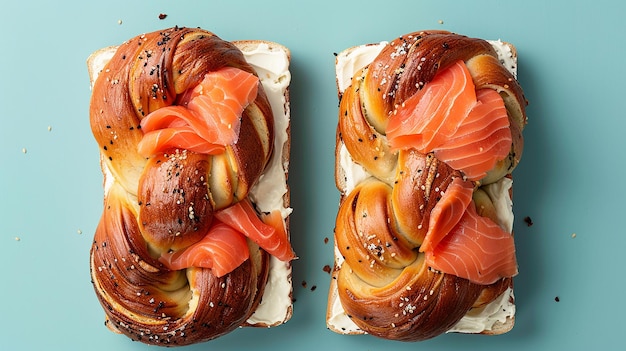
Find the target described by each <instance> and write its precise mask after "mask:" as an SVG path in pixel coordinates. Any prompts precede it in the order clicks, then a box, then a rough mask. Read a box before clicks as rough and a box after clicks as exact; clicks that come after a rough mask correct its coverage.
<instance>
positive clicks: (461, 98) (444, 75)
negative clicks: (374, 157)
mask: <svg viewBox="0 0 626 351" xmlns="http://www.w3.org/2000/svg"><path fill="white" fill-rule="evenodd" d="M475 104H476V93H475V88H474V83H473V81H472V76H471V75H470V72H469V70H468V69H467V67H466V66H465V63H463V61H458V62H456V63H455V64H453V65H452V66H451V67H449V68H447V69H445V70H443V71H442V72H441V73H439V74H437V75H436V76H435V77H434V78H433V80H432V81H431V82H429V83H428V84H427V85H426V86H425V87H424V88H423V89H422V90H420V91H418V92H417V93H416V94H414V95H413V96H411V97H410V98H408V99H407V100H406V101H404V102H403V103H402V106H401V107H400V108H398V109H397V110H396V111H395V112H394V114H392V115H391V117H390V118H389V124H388V125H387V131H386V133H387V139H388V141H389V144H390V145H391V147H392V148H393V149H401V148H405V147H407V146H410V147H413V148H415V149H416V150H417V151H419V152H421V153H424V154H425V153H428V152H430V151H432V150H433V149H434V148H436V147H438V146H440V145H442V144H444V143H445V141H446V140H447V139H448V138H450V137H451V136H452V135H453V134H454V133H455V132H456V130H457V128H458V127H459V126H460V125H461V123H462V122H463V120H464V119H465V116H467V114H468V113H469V111H470V110H471V109H472V107H474V105H475Z"/></svg>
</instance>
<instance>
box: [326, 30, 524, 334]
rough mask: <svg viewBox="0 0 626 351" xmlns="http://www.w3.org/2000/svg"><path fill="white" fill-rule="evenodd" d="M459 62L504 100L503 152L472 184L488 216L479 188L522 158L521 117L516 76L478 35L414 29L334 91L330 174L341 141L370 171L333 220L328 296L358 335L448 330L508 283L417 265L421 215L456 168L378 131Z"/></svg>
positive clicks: (339, 176)
mask: <svg viewBox="0 0 626 351" xmlns="http://www.w3.org/2000/svg"><path fill="white" fill-rule="evenodd" d="M459 60H462V61H464V62H465V64H466V66H467V67H468V69H469V71H470V74H471V76H472V78H473V80H474V84H475V85H476V89H480V88H490V89H494V90H496V91H497V92H498V93H500V95H501V96H502V97H503V100H504V102H505V106H506V109H507V112H508V115H509V119H510V126H511V127H510V128H511V134H512V139H513V142H512V146H511V152H510V154H509V157H507V158H505V159H504V160H502V161H499V162H498V163H497V164H496V166H495V167H494V169H492V170H491V171H490V172H489V173H488V175H487V176H486V177H485V178H483V179H481V180H480V181H478V182H475V186H476V190H475V193H474V201H475V202H476V207H477V208H478V209H479V213H480V214H481V215H483V216H487V217H491V219H493V220H494V221H496V220H497V219H496V213H495V212H496V211H495V209H494V208H493V207H494V206H493V204H492V202H491V199H489V197H488V196H482V194H483V192H482V190H481V188H480V185H483V184H487V183H492V182H495V181H497V180H499V179H501V178H502V177H505V176H509V175H510V173H511V171H512V170H513V168H514V167H515V166H516V164H517V162H518V160H519V157H520V156H521V152H522V147H523V139H522V135H521V131H522V129H523V127H524V125H525V123H526V117H525V105H526V101H525V99H524V96H523V92H522V89H521V88H520V86H519V84H518V82H517V80H516V79H515V77H514V76H513V75H512V74H511V73H510V72H509V71H508V70H507V69H506V68H505V67H504V66H503V65H502V64H501V62H500V61H499V60H498V57H497V53H496V52H495V51H494V49H493V47H492V46H491V45H490V44H489V43H488V42H487V41H484V40H481V39H474V38H468V37H465V36H461V35H456V34H452V33H449V32H444V31H428V32H415V33H410V34H407V35H404V36H402V37H400V38H397V39H395V40H393V41H391V42H390V43H389V44H388V45H385V47H384V48H383V49H382V51H381V52H380V54H379V55H378V56H377V57H376V58H375V59H374V61H373V62H371V63H370V64H369V65H367V66H365V67H364V68H363V69H362V70H360V71H359V72H357V74H355V75H354V76H353V78H352V81H351V85H350V86H349V87H347V88H346V90H345V91H344V92H343V93H342V92H340V100H341V101H340V108H339V123H338V129H337V148H336V149H337V155H336V158H337V166H336V181H337V187H338V189H339V190H340V191H343V190H344V189H346V184H345V177H344V174H343V172H344V169H343V168H342V167H341V165H340V161H339V159H340V154H339V150H340V148H341V146H342V145H345V148H346V149H347V151H348V152H349V154H350V156H351V158H352V160H353V161H354V162H355V163H357V164H359V165H361V166H362V167H363V168H364V169H365V170H366V171H367V172H368V174H369V175H371V176H370V177H367V178H366V179H365V180H363V181H361V182H360V183H358V184H356V185H355V187H354V189H353V190H351V191H350V192H348V193H342V196H341V204H340V208H339V212H338V215H337V220H336V227H335V244H336V247H337V249H338V250H339V253H340V255H341V260H342V261H343V262H342V263H341V264H338V265H336V268H335V273H334V276H335V278H336V280H337V282H336V284H337V294H338V297H339V299H340V301H341V304H342V306H343V309H344V310H345V313H346V314H347V315H348V316H349V317H350V318H351V320H352V321H353V322H354V323H355V324H356V325H357V326H358V327H359V328H360V329H361V330H362V331H364V332H366V333H368V334H372V335H375V336H378V337H383V338H387V339H396V340H404V341H416V340H423V339H428V338H431V337H434V336H436V335H439V334H441V333H444V332H446V331H448V330H450V328H452V327H453V326H454V325H455V324H456V323H457V322H458V321H459V320H460V319H461V318H462V317H463V316H464V315H465V314H466V313H467V312H468V310H470V309H471V308H473V307H478V306H482V305H484V304H487V303H489V302H491V301H492V300H494V299H495V298H496V297H498V296H499V295H500V294H501V293H502V292H504V291H505V290H506V289H507V288H508V287H510V286H511V284H512V279H511V278H503V279H500V280H499V281H497V282H496V283H494V284H492V285H488V286H484V285H479V284H475V283H472V282H470V281H469V280H466V279H462V278H459V277H457V276H455V275H452V274H444V273H442V272H439V271H436V270H434V269H432V268H430V267H429V266H428V265H427V264H426V263H425V257H424V254H423V253H421V252H419V251H418V249H419V246H420V244H421V243H422V241H423V240H424V236H425V235H426V232H427V231H428V225H429V218H430V213H431V211H432V209H433V207H434V206H435V204H436V203H437V201H438V200H439V197H440V193H442V192H444V191H445V190H446V189H447V188H448V185H450V183H451V182H452V180H453V179H454V178H457V177H461V178H462V177H463V174H462V173H461V172H460V171H458V170H454V169H452V168H451V167H449V166H448V165H446V164H445V163H444V162H441V161H440V160H438V159H437V158H435V157H434V155H433V154H432V153H429V154H422V153H419V152H417V151H416V150H415V149H403V150H399V151H397V152H395V151H392V150H391V149H390V146H389V144H388V142H387V139H386V136H385V129H386V126H387V123H388V119H389V116H390V115H391V114H392V113H393V111H394V110H395V109H396V108H397V106H401V105H402V103H403V102H404V101H406V100H407V99H408V98H409V97H411V96H412V95H414V94H415V93H416V92H417V91H418V90H420V89H421V88H423V87H424V86H425V85H427V84H428V83H429V82H430V81H431V80H432V79H433V77H435V75H436V74H437V72H440V71H441V70H443V69H445V68H447V67H449V66H450V65H451V64H453V63H454V62H457V61H459Z"/></svg>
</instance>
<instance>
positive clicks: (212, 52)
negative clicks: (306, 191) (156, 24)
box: [88, 27, 293, 345]
mask: <svg viewBox="0 0 626 351" xmlns="http://www.w3.org/2000/svg"><path fill="white" fill-rule="evenodd" d="M255 53H256V56H262V57H263V59H260V60H259V59H256V58H255ZM289 55H290V54H289V51H288V50H287V49H286V48H284V47H282V46H280V45H278V44H276V43H269V42H262V41H242V42H235V43H231V42H227V41H224V40H222V39H220V38H219V37H217V36H216V35H215V34H213V33H211V32H208V31H206V30H202V29H191V28H179V27H175V28H169V29H165V30H162V31H157V32H153V33H147V34H144V35H140V36H137V37H134V38H132V39H130V40H128V41H127V42H125V43H123V44H122V45H120V46H119V47H110V48H106V49H103V50H99V51H98V52H96V53H94V54H92V56H90V58H89V59H88V66H89V69H90V76H91V78H92V99H91V104H90V121H91V128H92V132H93V134H94V137H95V139H96V141H97V143H98V145H99V147H100V154H101V166H102V169H103V173H104V176H105V184H104V187H105V199H104V211H103V214H102V217H101V219H100V222H99V224H98V226H97V229H96V232H95V236H94V241H93V245H92V249H91V276H92V281H93V285H94V289H95V292H96V295H97V297H98V299H99V300H100V303H101V304H102V306H103V308H104V310H105V313H106V320H107V321H106V324H107V326H108V327H109V328H110V329H111V330H113V331H115V332H119V333H123V334H126V335H127V336H129V337H130V338H132V339H134V340H139V341H142V342H144V343H149V344H161V345H187V344H192V343H197V342H203V341H207V340H211V339H214V338H216V337H219V336H221V335H223V334H226V333H228V332H230V331H232V330H234V329H235V328H238V327H240V326H246V325H252V326H264V327H267V326H273V325H277V324H280V323H283V322H285V321H287V320H288V319H289V318H290V317H291V264H290V259H291V258H293V252H292V251H291V247H290V246H289V244H288V242H286V241H285V239H286V240H288V215H289V213H290V208H289V191H288V189H287V187H286V175H287V170H286V164H287V160H288V154H289V108H288V104H289V101H288V93H287V86H288V84H289V78H290V77H289V72H288V70H287V67H288V62H289ZM255 60H256V61H255ZM263 60H269V61H272V60H274V61H273V62H263ZM248 61H253V62H252V63H250V62H248ZM272 63H273V65H272ZM228 68H235V69H236V70H235V71H234V72H243V73H244V75H246V77H251V79H253V81H258V82H259V83H251V84H252V85H251V88H250V89H251V91H252V92H251V93H250V94H251V95H250V96H251V97H252V99H251V101H249V103H247V104H242V111H241V113H240V116H235V119H234V121H233V123H235V124H236V127H232V126H231V124H229V125H228V128H229V129H230V128H231V127H232V129H233V130H234V131H235V132H234V140H232V141H231V142H229V143H225V145H217V146H216V149H217V151H211V152H208V153H205V152H200V151H197V150H196V149H194V148H193V147H192V146H193V145H192V146H190V147H189V148H185V147H184V146H180V147H178V146H177V145H178V144H175V143H174V144H166V146H165V147H162V148H161V149H158V148H157V149H153V150H152V151H151V152H150V153H149V154H146V153H145V152H141V150H140V147H141V143H145V140H144V137H145V136H147V135H148V133H147V132H146V131H145V130H142V126H143V127H144V128H143V129H146V128H145V126H146V124H145V122H146V120H147V119H148V117H149V116H154V114H153V113H154V112H155V111H164V110H163V109H166V108H169V107H170V106H177V105H179V104H180V105H181V106H187V104H189V109H191V104H192V100H186V101H187V102H185V103H183V101H185V99H186V97H187V96H188V94H190V92H192V91H197V90H194V89H198V88H197V87H199V86H200V85H201V84H203V82H204V79H207V78H206V77H208V76H209V75H210V74H212V73H213V72H224V70H226V69H228ZM261 71H262V72H263V73H264V75H263V76H262V77H261V75H260V73H259V72H261ZM267 88H269V89H270V90H271V91H270V92H269V93H266V91H265V89H267ZM203 89H205V91H207V90H208V87H207V86H203ZM255 92H256V93H255ZM200 94H202V92H201V93H200ZM206 94H208V93H206ZM224 101H226V100H224ZM169 111H170V110H168V113H169ZM171 111H176V110H171ZM167 118H170V120H167V119H166V122H159V123H161V124H162V123H169V124H168V125H167V126H166V127H169V126H171V127H172V128H174V127H180V126H181V122H180V121H181V120H183V119H184V118H181V119H179V120H175V121H174V122H172V121H171V119H172V118H173V117H171V116H168V117H167ZM185 118H186V117H185ZM220 118H221V115H220ZM184 120H185V121H188V120H189V119H184ZM189 123H191V122H189ZM229 123H230V122H229ZM161 127H163V126H162V125H161ZM186 127H188V126H187V125H185V126H183V127H181V128H180V130H183V131H186V130H187V129H184V128H186ZM206 131H208V132H209V133H206ZM208 134H210V129H205V130H200V131H199V132H198V135H201V136H204V135H208ZM216 134H219V135H218V136H219V137H221V136H222V135H223V134H224V133H223V132H215V133H214V135H216ZM209 136H210V135H209ZM194 137H195V136H194ZM159 138H161V139H163V138H165V137H163V136H162V135H161V134H159V135H157V138H156V139H159ZM206 140H208V139H206V138H205V139H203V140H202V143H200V144H202V145H205V144H207V143H206V142H205V141H206ZM211 145H212V144H211ZM270 173H271V175H268V174H270ZM264 175H267V176H266V177H264V179H261V178H263V176H264ZM270 187H271V188H275V189H274V190H275V191H273V194H270V195H267V197H271V198H269V199H265V198H264V196H266V193H267V188H270ZM238 204H244V205H246V204H252V205H254V207H252V206H247V205H246V206H244V205H241V206H240V207H241V208H251V209H252V211H253V212H255V213H254V214H252V216H253V217H254V218H253V219H252V222H254V223H260V224H259V225H265V223H264V221H265V220H264V218H265V217H264V216H262V215H261V213H260V212H257V211H261V212H263V213H269V212H272V211H274V210H277V212H278V213H279V214H280V216H279V219H278V221H279V222H281V224H279V225H280V226H281V227H282V229H284V231H285V232H284V233H283V235H287V238H281V240H282V241H281V240H279V242H281V243H282V244H283V246H284V244H285V243H286V245H287V247H286V249H285V250H286V254H285V255H284V256H281V257H280V259H277V258H276V257H274V256H273V255H271V254H270V253H269V252H268V249H267V248H266V247H264V245H263V243H260V242H258V241H257V240H255V238H253V237H251V236H250V235H248V234H249V233H245V232H244V231H241V234H237V237H241V238H243V239H240V240H239V241H233V243H239V244H238V245H239V246H232V247H234V248H235V250H236V252H230V253H227V254H224V253H220V252H212V253H213V254H214V255H218V256H219V255H224V256H226V257H227V258H228V259H230V257H231V256H238V257H240V260H241V261H242V262H237V263H235V264H234V265H233V266H232V267H230V268H226V270H225V271H224V270H223V269H222V265H218V257H217V256H210V257H209V259H208V261H206V260H205V261H204V262H200V263H198V262H197V261H194V262H193V263H192V264H191V265H189V264H188V265H187V266H185V267H184V268H180V269H176V268H173V267H174V265H172V264H171V262H170V261H168V260H167V259H165V258H167V257H170V258H171V257H176V255H177V254H178V253H180V252H184V251H185V250H187V249H189V248H191V247H192V246H194V244H196V243H199V242H201V241H202V240H203V238H206V237H208V236H209V235H211V233H212V230H213V229H214V228H215V227H214V225H215V226H216V225H219V224H222V223H226V221H227V219H224V218H228V215H230V212H228V211H229V210H231V209H232V208H234V206H239V205H238ZM254 208H256V210H257V211H255V210H254ZM223 213H226V215H224V214H223ZM248 213H250V212H248ZM218 218H219V220H218ZM227 224H228V223H227ZM235 227H236V226H235ZM266 227H267V226H266ZM263 228H265V227H263ZM267 228H270V227H267ZM234 231H236V230H234V229H228V233H231V232H234ZM276 232H278V231H276ZM272 233H274V232H273V231H272ZM228 235H231V236H232V235H233V234H228ZM241 235H244V236H241ZM272 235H276V234H272ZM231 236H227V238H230V237H231ZM215 240H218V239H215ZM215 240H214V241H215ZM229 244H230V242H229ZM216 245H221V244H219V243H218V244H216ZM241 245H243V246H241ZM205 250H208V251H210V246H209V249H206V248H205ZM269 250H270V251H271V248H270V249H269ZM218 251H219V250H218ZM231 251H232V249H231ZM195 252H197V251H194V254H195ZM191 256H193V255H191ZM219 262H222V261H219ZM239 263H240V264H239ZM220 264H221V263H220ZM270 276H272V277H273V278H270ZM271 281H272V282H271ZM264 293H266V294H267V295H264ZM270 295H271V296H270ZM264 296H265V298H264V299H263V301H261V300H262V298H263V297H264ZM273 303H278V304H281V305H276V306H272V304H273ZM260 310H263V311H264V312H259V311H260ZM256 312H259V313H256ZM261 314H264V315H268V316H270V317H269V319H268V318H265V317H264V316H263V315H261Z"/></svg>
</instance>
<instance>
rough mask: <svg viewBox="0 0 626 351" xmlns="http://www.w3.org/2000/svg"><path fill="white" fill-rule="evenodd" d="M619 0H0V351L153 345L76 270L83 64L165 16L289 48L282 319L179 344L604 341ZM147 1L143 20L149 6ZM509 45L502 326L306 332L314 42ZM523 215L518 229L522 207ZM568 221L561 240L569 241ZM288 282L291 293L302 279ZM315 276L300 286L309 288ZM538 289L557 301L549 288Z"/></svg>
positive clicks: (85, 189)
mask: <svg viewBox="0 0 626 351" xmlns="http://www.w3.org/2000/svg"><path fill="white" fill-rule="evenodd" d="M625 11H626V6H624V5H623V4H622V3H621V2H617V1H584V2H583V1H551V2H547V1H500V0H494V1H473V2H468V1H443V0H436V1H435V0H433V1H414V0H411V1H409V0H407V1H372V2H368V1H328V2H324V1H316V2H306V3H299V2H296V1H217V0H213V1H141V2H140V1H128V0H125V1H118V0H107V1H84V2H69V4H68V5H65V4H63V3H60V2H53V1H34V0H22V1H10V2H5V3H4V5H3V6H2V10H1V17H2V19H1V22H2V25H3V39H2V41H3V43H4V44H3V45H2V52H1V53H0V87H1V90H0V118H1V120H2V127H0V198H1V199H2V201H1V204H2V205H1V206H2V211H0V219H1V220H0V249H1V250H2V254H0V267H1V269H2V270H3V278H2V285H1V286H0V349H1V350H42V351H46V350H93V351H98V350H118V351H121V350H148V349H156V348H155V347H149V346H146V345H143V344H140V343H136V342H132V341H130V340H129V339H127V338H125V337H123V336H120V335H116V334H113V333H110V332H109V331H108V330H107V329H106V328H105V327H104V325H103V312H102V310H101V308H100V305H99V304H98V302H97V300H96V297H95V295H94V293H93V289H92V286H91V283H90V277H89V264H88V263H89V261H88V257H89V248H90V245H91V240H92V236H93V232H94V230H95V227H96V224H97V222H98V220H99V217H100V213H101V209H102V189H101V181H102V176H101V173H100V169H99V164H98V147H97V145H96V143H95V141H94V140H93V138H92V135H91V132H90V129H89V122H88V106H89V96H90V90H89V81H88V75H87V69H86V65H85V60H86V58H87V56H88V55H89V54H90V53H91V52H92V51H94V50H96V49H98V48H101V47H104V46H108V45H115V44H119V43H121V42H122V41H124V40H126V39H128V38H130V37H132V36H135V35H137V34H140V33H143V32H149V31H153V30H157V29H161V28H165V27H169V26H174V25H179V26H193V27H196V26H199V27H202V28H205V29H209V30H212V31H214V32H216V33H217V34H218V35H220V36H221V37H223V38H224V39H228V40H237V39H265V40H271V41H275V42H279V43H281V44H283V45H285V46H287V47H289V48H290V49H291V51H292V65H291V70H292V85H291V93H292V96H291V99H292V104H291V107H292V132H293V144H292V154H291V171H290V185H291V189H292V206H293V208H294V212H293V215H292V219H291V226H292V227H291V229H292V237H293V245H294V247H295V250H296V251H297V253H298V255H299V257H300V259H299V260H298V261H297V262H295V263H294V297H295V299H296V302H295V305H294V316H293V318H292V319H291V321H289V322H288V323H287V324H285V325H283V326H280V327H278V328H273V329H270V330H267V329H251V328H246V329H239V330H236V331H234V332H233V333H231V334H229V335H226V336H224V337H222V338H220V339H217V340H215V341H212V342H210V343H207V344H201V345H195V346H190V347H185V348H183V349H184V350H207V349H214V350H226V349H228V350H244V349H257V350H276V351H282V350H328V351H330V350H371V351H375V350H416V349H420V350H455V349H464V350H474V349H476V350H478V349H480V350H498V351H502V350H506V351H514V350H566V349H567V350H588V349H598V350H600V349H601V350H604V349H620V348H621V347H619V346H618V345H621V344H622V341H623V339H622V337H623V315H624V314H625V313H626V299H624V298H623V296H622V295H623V292H624V291H625V290H626V279H624V278H625V267H626V255H624V248H625V247H626V229H625V227H624V224H623V223H624V218H625V217H626V205H625V204H624V199H625V198H626V182H625V181H624V174H625V173H626V156H625V155H626V141H625V140H626V139H625V137H624V134H626V118H625V117H626V116H625V112H624V99H625V98H624V96H625V93H626V88H625V87H624V84H623V82H624V80H625V79H626V65H625V64H624V57H626V45H623V44H624V36H623V35H624V34H626V21H625V20H624V18H623V14H624V13H625ZM161 13H163V14H167V17H166V18H165V19H159V14H161ZM433 28H434V29H446V30H451V31H455V32H458V33H462V34H466V35H469V36H475V37H482V38H486V39H502V40H505V41H509V42H512V43H514V44H515V45H516V46H517V48H518V52H519V80H520V82H521V84H522V86H523V87H524V89H525V93H526V97H527V98H528V100H529V102H530V104H529V106H528V115H529V124H528V127H527V129H526V130H525V138H526V139H525V140H526V145H525V146H526V147H525V151H524V155H523V158H522V162H521V164H520V166H519V167H518V169H517V170H516V171H515V174H514V175H515V196H514V200H515V201H514V209H515V214H516V219H515V233H516V242H517V252H518V260H519V265H520V274H519V275H518V277H517V278H516V280H515V291H516V299H517V320H516V325H515V328H514V329H513V330H512V331H511V332H510V333H508V334H506V335H503V336H497V337H485V336H475V335H459V334H449V335H443V336H441V337H438V338H435V339H432V340H429V341H425V342H421V343H418V344H412V343H399V342H390V341H384V340H379V339H375V338H373V337H370V336H356V337H348V336H340V335H336V334H334V333H332V332H330V331H328V330H327V329H326V327H325V306H326V297H327V289H328V286H329V279H330V277H329V275H328V274H327V273H325V272H324V271H323V267H324V266H325V265H329V264H332V254H333V252H332V241H331V242H328V243H326V242H325V239H326V238H330V239H332V232H333V226H334V218H335V211H336V209H337V201H338V197H339V196H338V193H337V191H336V189H335V187H334V179H333V152H334V137H335V125H336V119H337V117H336V114H337V94H336V91H335V80H334V59H335V57H334V55H333V53H336V52H339V51H341V50H343V49H344V48H347V47H350V46H354V45H358V44H362V43H369V42H378V41H382V40H391V39H393V38H395V37H397V36H399V35H402V34H405V33H408V32H411V31H415V30H419V29H433ZM527 216H528V217H530V218H531V219H532V221H533V222H534V224H533V225H532V226H528V225H527V224H526V223H525V222H524V218H525V217H527ZM574 234H575V235H574ZM303 282H306V287H305V286H303V285H304V284H302V283H303ZM314 287H316V288H314ZM557 300H558V301H557Z"/></svg>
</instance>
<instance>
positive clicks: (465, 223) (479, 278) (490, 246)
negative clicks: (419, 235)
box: [425, 202, 518, 285]
mask: <svg viewBox="0 0 626 351" xmlns="http://www.w3.org/2000/svg"><path fill="white" fill-rule="evenodd" d="M425 253H426V264H428V265H429V266H430V267H432V268H434V269H436V270H439V271H442V272H445V273H449V274H454V275H456V276H458V277H461V278H465V279H468V280H470V281H472V282H474V283H476V284H483V285H488V284H492V283H495V282H496V281H497V280H498V279H500V278H504V277H513V276H515V275H517V272H518V271H517V260H516V257H515V244H514V242H513V236H512V235H511V234H509V233H508V232H506V231H504V230H503V229H502V228H500V226H499V225H497V224H496V223H495V222H493V221H492V220H490V219H489V218H486V217H481V216H480V215H478V213H477V212H476V209H475V205H474V203H473V202H472V203H471V204H470V205H469V206H468V207H467V210H466V211H465V212H464V215H463V217H462V218H461V220H460V221H459V223H458V224H457V225H456V226H455V228H454V229H453V230H452V231H451V232H450V233H448V235H446V236H445V238H443V240H442V241H441V242H440V243H439V245H437V246H436V247H435V248H434V249H433V250H429V251H426V252H425Z"/></svg>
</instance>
